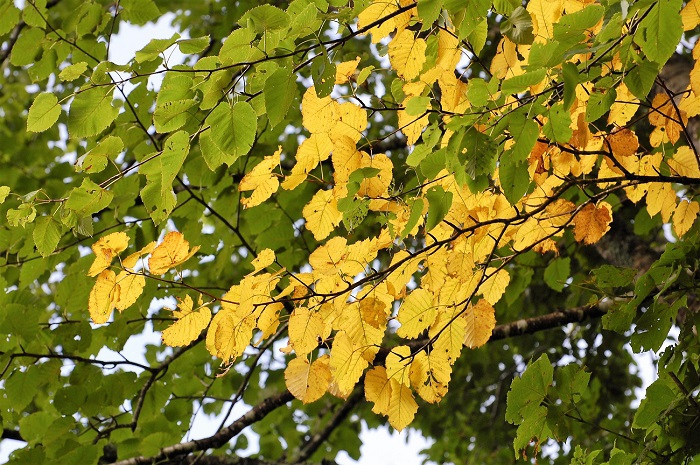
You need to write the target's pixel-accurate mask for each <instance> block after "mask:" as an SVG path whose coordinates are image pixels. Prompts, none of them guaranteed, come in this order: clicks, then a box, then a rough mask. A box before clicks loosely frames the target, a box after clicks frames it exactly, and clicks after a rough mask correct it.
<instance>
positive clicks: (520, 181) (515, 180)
mask: <svg viewBox="0 0 700 465" xmlns="http://www.w3.org/2000/svg"><path fill="white" fill-rule="evenodd" d="M514 159H515V157H513V156H512V153H511V151H507V152H505V153H504V154H503V155H502V156H501V164H500V166H499V168H498V179H499V180H500V182H501V188H502V189H503V195H505V196H506V199H508V202H510V203H511V205H515V204H516V203H517V202H518V201H519V200H520V199H522V197H523V195H525V194H526V193H527V190H528V187H530V173H529V172H528V164H527V163H526V162H524V161H520V162H517V161H515V160H514Z"/></svg>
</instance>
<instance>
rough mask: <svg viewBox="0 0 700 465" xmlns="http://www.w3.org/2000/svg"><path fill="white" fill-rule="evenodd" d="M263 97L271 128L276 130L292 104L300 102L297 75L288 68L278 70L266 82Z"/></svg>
mask: <svg viewBox="0 0 700 465" xmlns="http://www.w3.org/2000/svg"><path fill="white" fill-rule="evenodd" d="M263 95H264V97H265V111H266V112H267V118H268V119H269V121H270V127H271V128H274V127H276V126H277V125H278V124H280V123H281V122H282V121H284V118H285V117H286V116H287V112H289V108H290V107H291V106H292V103H293V102H294V101H295V100H298V97H299V89H298V88H297V83H296V74H294V73H292V72H291V71H290V70H288V69H287V68H277V69H276V70H275V72H274V73H272V74H271V75H270V77H269V78H267V80H266V81H265V90H264V92H263Z"/></svg>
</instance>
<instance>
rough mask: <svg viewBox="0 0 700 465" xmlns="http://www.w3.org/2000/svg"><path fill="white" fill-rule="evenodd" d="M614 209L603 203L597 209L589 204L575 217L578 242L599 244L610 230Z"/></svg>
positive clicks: (575, 231)
mask: <svg viewBox="0 0 700 465" xmlns="http://www.w3.org/2000/svg"><path fill="white" fill-rule="evenodd" d="M611 222H612V207H611V206H610V204H608V203H606V202H601V203H600V204H599V205H598V206H597V207H596V206H595V205H593V204H592V203H589V204H588V205H586V206H585V207H584V208H582V209H581V210H580V211H579V212H578V213H576V216H574V220H573V223H574V236H575V237H576V240H577V241H578V242H584V243H586V244H593V243H595V242H598V240H600V238H601V237H603V235H604V234H605V233H606V232H608V230H609V229H610V223H611Z"/></svg>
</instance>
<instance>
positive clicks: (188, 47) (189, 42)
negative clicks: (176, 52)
mask: <svg viewBox="0 0 700 465" xmlns="http://www.w3.org/2000/svg"><path fill="white" fill-rule="evenodd" d="M210 42H211V39H210V38H209V36H202V37H195V38H194V39H184V40H181V41H179V42H178V43H177V46H178V48H179V49H180V52H182V53H184V54H185V55H192V54H195V53H199V52H201V51H203V50H205V49H206V48H207V47H209V43H210Z"/></svg>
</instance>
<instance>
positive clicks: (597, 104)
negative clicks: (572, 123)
mask: <svg viewBox="0 0 700 465" xmlns="http://www.w3.org/2000/svg"><path fill="white" fill-rule="evenodd" d="M615 97H617V92H616V91H615V89H598V88H595V89H593V92H591V95H590V97H589V98H588V104H587V105H586V121H587V122H589V123H593V122H595V121H597V120H598V119H599V118H601V117H602V116H603V115H604V114H606V113H607V112H608V111H610V106H611V105H612V104H613V103H615Z"/></svg>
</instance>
